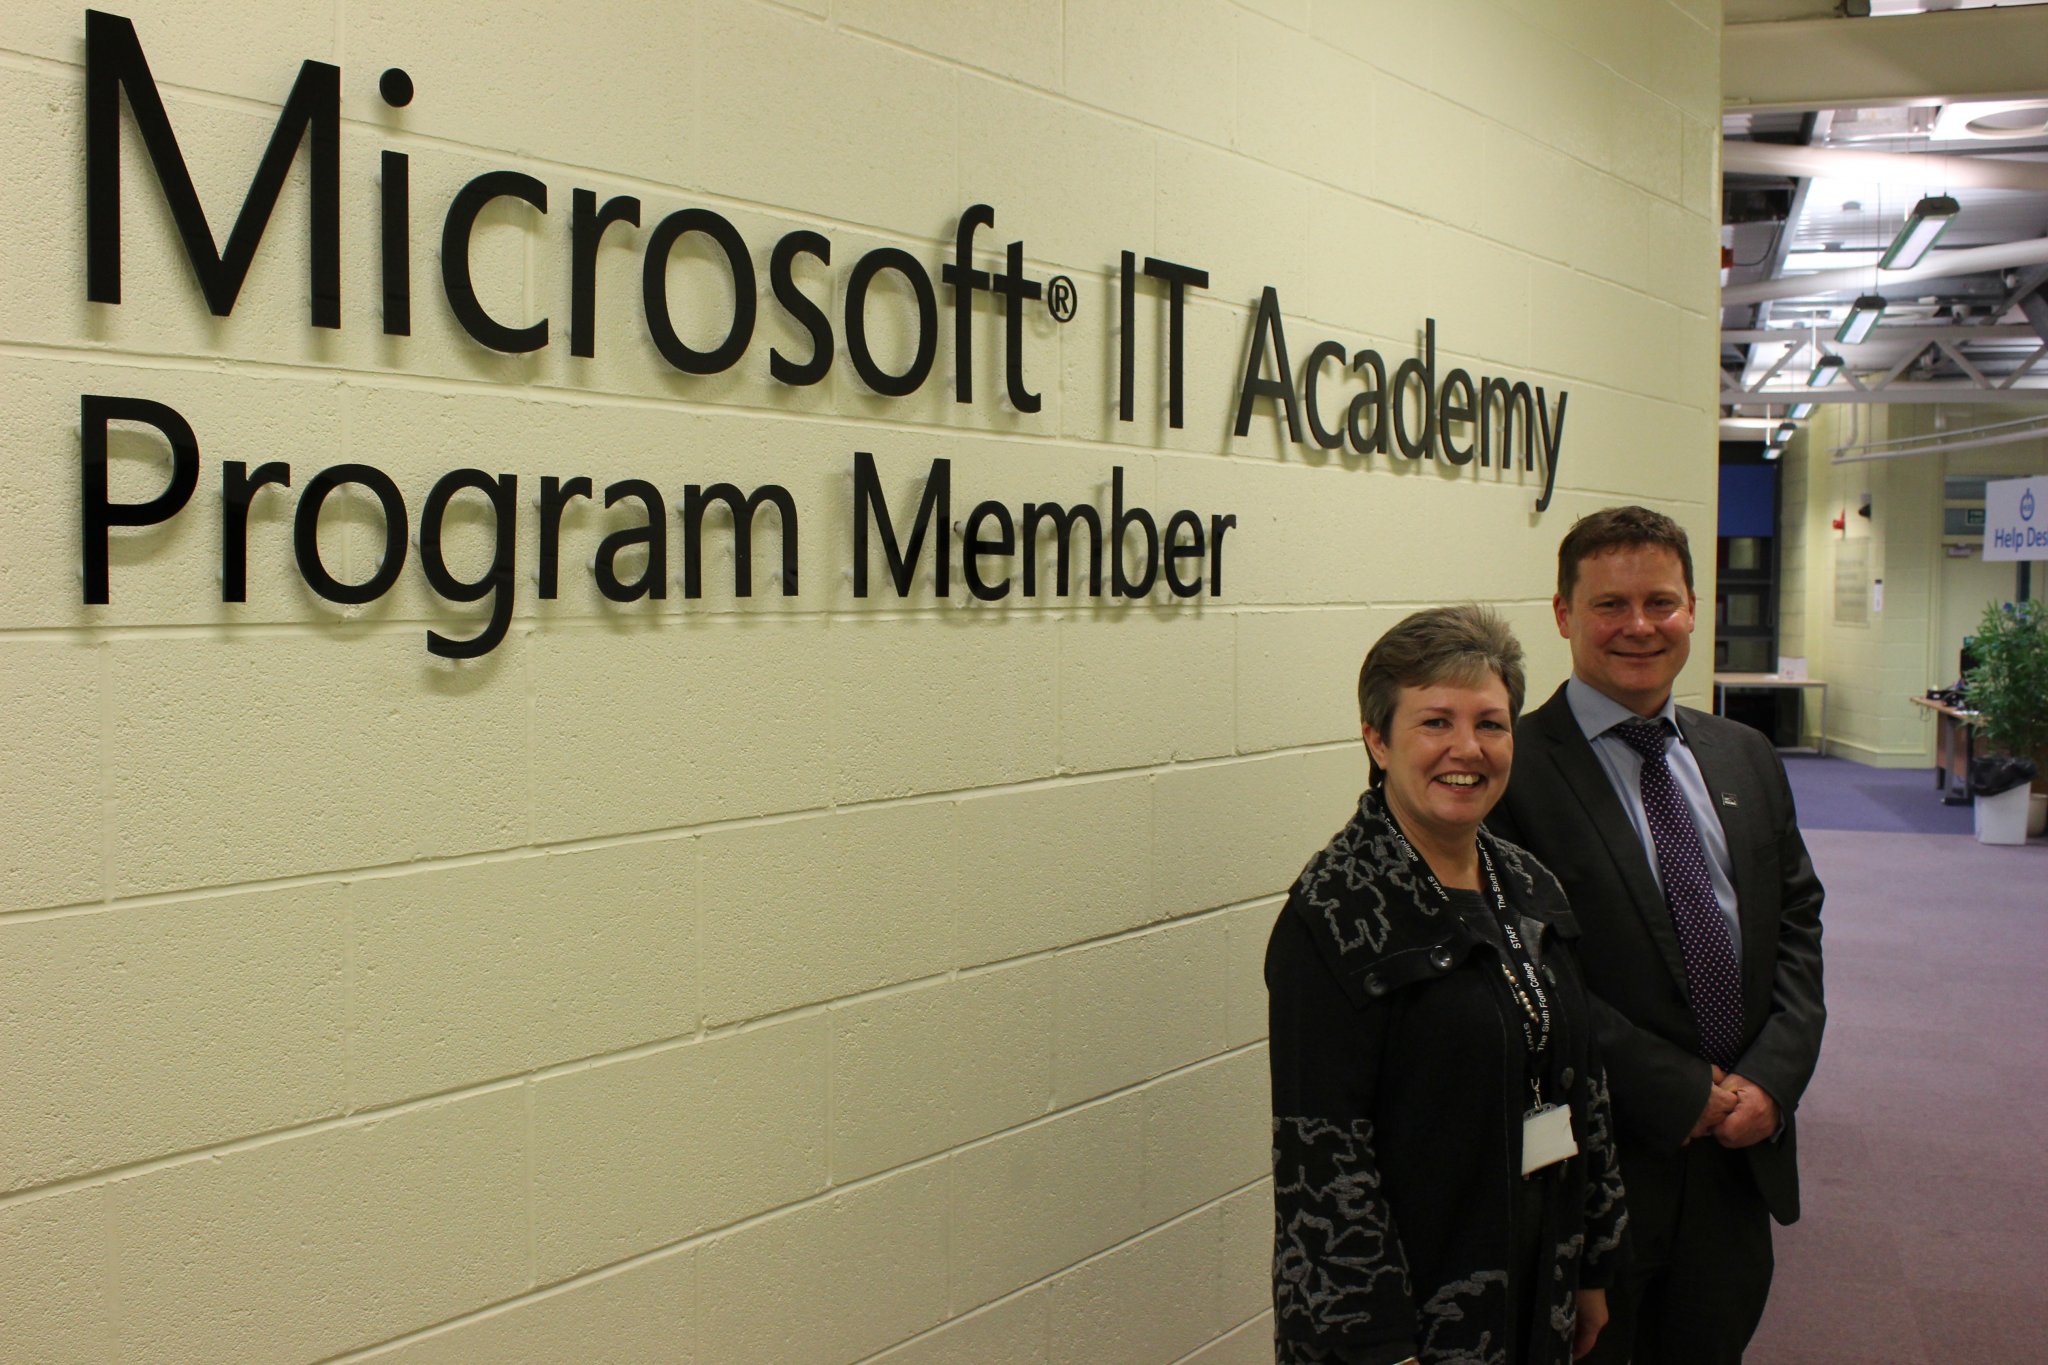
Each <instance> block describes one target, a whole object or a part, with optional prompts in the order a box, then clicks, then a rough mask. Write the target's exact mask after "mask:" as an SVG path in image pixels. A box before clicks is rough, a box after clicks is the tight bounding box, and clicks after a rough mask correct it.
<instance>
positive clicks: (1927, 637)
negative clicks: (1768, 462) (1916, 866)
mask: <svg viewBox="0 0 2048 1365" xmlns="http://www.w3.org/2000/svg"><path fill="white" fill-rule="evenodd" d="M2039 415H2040V409H2039V408H2037V407H2036V408H2029V407H2024V406H2014V407H2011V408H2006V407H2001V406H1996V405H1970V406H1957V405H1951V406H1949V407H1946V408H1944V407H1941V406H1938V405H1932V404H1891V405H1887V404H1869V405H1855V404H1841V405H1823V406H1822V407H1820V408H1819V409H1818V410H1817V411H1816V412H1815V414H1814V418H1813V420H1812V421H1811V422H1809V423H1808V424H1807V426H1806V428H1805V429H1804V430H1802V431H1801V432H1800V434H1799V435H1798V436H1796V437H1795V438H1794V439H1793V441H1792V443H1791V445H1790V446H1789V447H1787V450H1786V455H1785V461H1784V464H1785V471H1784V489H1783V493H1784V511H1783V515H1782V519H1781V525H1782V527H1783V529H1784V533H1785V544H1784V547H1783V554H1782V560H1781V562H1782V563H1783V564H1784V565H1785V566H1786V572H1785V578H1784V583H1783V587H1782V594H1783V595H1782V601H1781V614H1780V618H1779V620H1780V643H1779V653H1780V654H1788V655H1800V654H1804V655H1805V656H1806V660H1807V672H1808V674H1809V675H1810V676H1812V677H1815V678H1820V679H1822V680H1824V681H1825V682H1826V683H1827V684H1828V713H1827V731H1828V732H1827V741H1828V751H1829V752H1830V753H1837V754H1840V755H1842V756H1843V757H1845V758H1852V759H1855V760H1857V761H1858V762H1862V763H1869V764H1873V765H1875V766H1878V767H1892V768H1898V767H1916V766H1919V765H1921V764H1925V763H1932V762H1933V761H1934V751H1935V744H1934V741H1935V735H1934V725H1933V715H1932V713H1931V712H1929V711H1927V710H1926V709H1924V708H1922V707H1917V706H1914V705H1913V704H1912V701H1911V698H1913V697H1917V696H1920V695H1922V694H1924V693H1925V692H1926V690H1927V689H1928V688H1930V687H1947V686H1949V685H1951V684H1953V683H1954V682H1955V681H1956V671H1957V662H1958V658H1959V655H1960V653H1961V648H1962V641H1963V637H1964V636H1965V635H1968V634H1969V633H1970V632H1971V631H1972V630H1973V629H1974V628H1975V626H1976V623H1977V621H1978V620H1979V619H1980V618H1981V617H1982V616H1983V614H1984V608H1985V606H1986V605H1988V604H1991V603H1994V602H2006V601H2010V600H2011V599H2012V598H2013V597H2014V596H2015V594H2016V592H2017V589H2018V582H2019V578H2018V573H2017V566H2016V565H2014V564H2012V563H2009V562H2008V563H1998V562H1986V561H1985V560H1984V559H1983V558H1982V557H1981V554H1982V537H1981V536H1978V537H1974V538H1967V537H1947V536H1944V534H1943V526H1944V520H1943V512H1944V510H1945V506H1946V499H1945V497H1944V487H1945V483H1946V480H1948V479H1949V478H1960V477H1968V476H1979V477H1983V476H1989V477H1992V478H1999V477H2006V478H2017V477H2024V476H2027V475H2034V474H2041V473H2044V472H2048V441H2044V440H2043V439H2041V438H2040V437H2032V438H2030V439H2026V440H2020V441H2005V442H2003V443H2001V444H1997V445H1989V446H1976V447H1968V448H1964V449H1960V450H1953V451H1948V452H1945V453H1933V454H1927V455H1913V456H1905V457H1900V458H1892V459H1857V458H1853V457H1855V456H1857V455H1858V454H1860V453H1862V452H1863V448H1864V447H1865V446H1866V445H1869V444H1871V443H1882V442H1885V441H1898V440H1904V439H1908V438H1921V439H1925V438H1931V437H1935V436H1940V435H1945V436H1947V437H1948V438H1950V439H1953V440H1957V441H1969V440H1975V439H1981V438H1980V437H1979V436H1975V435H1972V434H1970V433H1973V432H1976V431H1977V429H1979V428H1983V429H1986V434H1992V435H1997V434H2000V433H1999V432H1997V430H1996V429H1997V428H1999V427H2001V426H2005V427H2007V428H2008V432H2009V430H2010V424H2012V423H2015V422H2018V421H2022V420H2024V419H2028V418H2038V416H2039ZM1840 455H1847V456H1849V457H1851V458H1847V459H1838V458H1837V457H1838V456H1840ZM1866 504H1867V506H1868V507H1869V510H1870V515H1869V516H1867V517H1866V516H1864V515H1862V512H1861V509H1862V508H1863V507H1864V506H1865V505H1866ZM1959 505H1960V504H1959ZM1838 518H1839V519H1840V520H1841V521H1842V527H1841V529H1840V530H1837V529H1835V526H1834V522H1835V521H1836V519H1838ZM1952 552H1953V553H1952ZM2039 572H2040V571H2039V570H2038V569H2037V570H2036V571H2035V582H2036V585H2037V588H2036V590H2037V591H2038V590H2039V583H2040V576H2039ZM1852 578H1853V579H1854V583H1853V584H1852V583H1851V581H1850V580H1851V579H1852ZM1880 580H1881V581H1882V582H1883V585H1884V587H1883V592H1882V595H1881V597H1882V605H1881V606H1879V607H1877V608H1876V609H1874V610H1873V609H1872V606H1873V603H1874V602H1875V601H1876V600H1877V599H1875V598H1873V596H1872V593H1871V590H1872V588H1873V587H1874V586H1875V585H1876V584H1877V583H1878V582H1879V581H1880ZM1852 588H1853V595H1855V596H1857V597H1860V599H1861V601H1862V604H1863V610H1862V612H1861V613H1860V616H1859V613H1858V612H1856V611H1855V610H1854V609H1853V608H1850V609H1849V610H1846V611H1845V610H1844V606H1845V603H1844V602H1843V601H1842V600H1840V599H1839V598H1838V594H1840V593H1848V592H1851V591H1852ZM1818 719H1819V717H1818V705H1817V703H1816V702H1814V701H1813V700H1812V699H1809V700H1808V701H1807V704H1806V710H1805V731H1806V737H1807V738H1809V739H1810V738H1811V737H1812V735H1813V733H1814V727H1815V724H1816V722H1817V721H1818Z"/></svg>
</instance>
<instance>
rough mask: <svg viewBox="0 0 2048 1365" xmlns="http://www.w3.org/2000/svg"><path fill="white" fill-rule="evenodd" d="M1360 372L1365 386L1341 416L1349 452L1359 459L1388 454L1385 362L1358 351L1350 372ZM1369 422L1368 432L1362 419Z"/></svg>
mask: <svg viewBox="0 0 2048 1365" xmlns="http://www.w3.org/2000/svg"><path fill="white" fill-rule="evenodd" d="M1361 371H1363V372H1364V373H1365V374H1366V375H1367V376H1368V379H1367V382H1366V386H1365V388H1364V389H1362V390H1361V391H1360V392H1359V393H1358V395H1357V397H1355V398H1353V399H1352V400H1351V407H1350V408H1349V409H1348V410H1347V411H1346V412H1345V414H1344V434H1345V436H1346V438H1347V439H1348V440H1349V441H1350V442H1351V448H1352V449H1353V450H1355V451H1357V452H1358V453H1359V454H1361V455H1370V454H1372V453H1373V452H1374V451H1377V452H1379V453H1380V454H1382V455H1384V454H1386V453H1387V362H1386V361H1385V360H1383V359H1381V358H1380V353H1379V352H1378V351H1372V350H1365V351H1360V352H1358V353H1357V354H1356V355H1354V356H1352V357H1351V372H1352V373H1353V374H1358V373H1360V372H1361ZM1367 417H1371V418H1372V427H1371V429H1370V432H1368V430H1367V428H1366V425H1365V419H1366V418H1367Z"/></svg>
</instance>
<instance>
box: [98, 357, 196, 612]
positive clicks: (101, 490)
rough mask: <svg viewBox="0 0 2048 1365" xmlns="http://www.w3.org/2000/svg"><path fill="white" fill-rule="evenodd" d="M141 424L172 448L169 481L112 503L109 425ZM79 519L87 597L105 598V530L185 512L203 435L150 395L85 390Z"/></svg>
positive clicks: (100, 601) (190, 495) (163, 518)
mask: <svg viewBox="0 0 2048 1365" xmlns="http://www.w3.org/2000/svg"><path fill="white" fill-rule="evenodd" d="M110 422H141V423H143V424H144V425H145V426H152V427H155V428H156V429H157V432H158V433H159V434H160V435H162V437H163V438H164V440H165V441H166V442H167V443H169V445H170V447H171V479H170V482H169V483H167V484H165V485H164V491H163V492H161V493H159V494H157V495H156V496H155V497H153V498H151V499H150V500H149V501H148V502H113V501H111V500H110V499H109V497H108V493H107V424H108V423H110ZM78 425H79V437H78V447H79V449H78V520H79V533H80V535H79V539H80V542H81V544H82V545H83V546H84V552H85V564H84V569H85V600H86V601H87V602H90V603H104V602H105V601H106V600H107V528H108V527H111V526H154V525H156V524H157V523H158V522H162V521H169V520H170V519H171V518H172V517H174V516H176V515H177V514H178V512H179V511H181V510H182V509H183V508H184V506H185V504H186V502H187V501H189V500H190V499H191V497H192V490H193V489H194V488H197V487H198V486H199V438H198V437H196V436H194V435H193V434H192V427H191V424H190V423H188V422H187V421H186V420H185V419H184V418H183V417H181V416H179V415H178V413H177V412H176V411H175V410H174V409H172V408H170V407H169V406H167V405H165V404H163V403H158V402H154V401H152V400H150V399H147V398H112V397H107V396H105V395H102V394H97V393H88V394H82V395H80V397H79V400H78Z"/></svg>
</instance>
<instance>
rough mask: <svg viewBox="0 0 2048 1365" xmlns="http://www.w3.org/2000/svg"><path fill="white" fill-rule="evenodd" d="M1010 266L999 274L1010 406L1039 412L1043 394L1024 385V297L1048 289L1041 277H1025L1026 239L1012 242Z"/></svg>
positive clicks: (1025, 410) (1007, 251) (1009, 258)
mask: <svg viewBox="0 0 2048 1365" xmlns="http://www.w3.org/2000/svg"><path fill="white" fill-rule="evenodd" d="M1005 261H1006V264H1007V266H1008V268H1007V269H1006V270H1005V271H1004V272H1003V273H1002V274H1000V275H998V276H996V277H995V286H996V290H997V292H999V293H1000V294H1002V296H1003V301H1004V306H1003V340H1004V346H1003V381H1004V383H1005V384H1006V385H1007V386H1008V388H1009V392H1010V406H1011V407H1013V408H1015V409H1017V411H1019V412H1037V411H1038V408H1039V403H1040V399H1039V396H1038V395H1037V394H1035V393H1033V392H1031V391H1030V390H1029V389H1027V388H1025V387H1024V300H1026V299H1035V298H1037V297H1039V295H1041V294H1043V293H1044V292H1045V288H1044V286H1043V285H1041V284H1039V282H1038V281H1037V280H1027V279H1025V278H1024V243H1022V242H1012V243H1010V245H1009V247H1008V248H1007V250H1006V253H1005Z"/></svg>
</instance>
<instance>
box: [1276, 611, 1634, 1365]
mask: <svg viewBox="0 0 2048 1365" xmlns="http://www.w3.org/2000/svg"><path fill="white" fill-rule="evenodd" d="M1522 686H1523V679H1522V649H1521V646H1520V645H1519V644H1518V643H1517V642H1516V641H1515V638H1514V636H1513V635H1512V634H1511V633H1510V632H1509V631H1508V628H1507V626H1506V625H1505V624H1503V623H1502V621H1501V620H1500V618H1499V617H1498V616H1496V615H1494V614H1493V613H1492V612H1491V611H1488V610H1486V609H1485V608H1482V607H1476V606H1462V607H1440V608H1435V609H1433V610H1430V611H1423V612H1417V613H1416V614H1414V615H1413V616H1410V617H1408V618H1407V619H1406V620H1404V621H1402V622H1401V623H1400V624H1399V625H1397V626H1395V627H1394V628H1393V629H1392V630H1390V631H1388V632H1387V633H1386V635H1385V636H1383V637H1382V638H1381V639H1380V641H1379V642H1378V643H1377V644H1375V645H1374V646H1373V648H1372V650H1371V652H1370V653H1368V654H1367V655H1366V659H1365V666H1364V668H1363V669H1362V670H1361V671H1360V673H1359V678H1358V703H1359V714H1360V722H1361V729H1362V730H1363V733H1364V736H1365V744H1366V750H1367V753H1368V754H1369V756H1370V758H1371V769H1372V776H1371V785H1370V786H1369V787H1368V788H1367V790H1366V792H1365V793H1364V795H1363V796H1361V797H1360V799H1359V805H1358V813H1357V815H1355V816H1354V817H1353V818H1352V820H1351V822H1350V823H1349V824H1347V825H1346V826H1345V827H1344V828H1343V829H1342V830H1340V831H1339V832H1338V834H1337V836H1336V837H1335V838H1334V839H1333V840H1331V842H1330V844H1329V846H1328V847H1327V848H1325V849H1324V850H1323V851H1322V852H1321V853H1319V854H1317V855H1316V856H1315V857H1314V858H1313V859H1311V860H1310V861H1309V864H1308V866H1307V867H1306V868H1305V869H1304V870H1303V871H1302V874H1301V878H1300V880H1299V881H1297V882H1296V884H1295V886H1294V888H1293V891H1292V893H1291V894H1290V895H1289V896H1288V900H1287V906H1286V908H1285V909H1284V910H1283V911H1282V912H1281V915H1280V919H1279V922H1278V923H1277V924H1275V926H1274V928H1273V937H1272V940H1271V942H1270V944H1269V945H1268V948H1267V955H1266V985H1267V990H1268V993H1269V996H1270V1018H1271V1044H1270V1058H1271V1063H1272V1069H1273V1162H1274V1172H1273V1176H1274V1180H1273V1191H1274V1200H1275V1203H1276V1206H1277V1214H1278V1218H1277V1223H1276V1242H1275V1248H1274V1261H1273V1303H1274V1310H1275V1311H1274V1320H1275V1324H1276V1332H1277V1334H1278V1337H1279V1341H1278V1359H1279V1361H1280V1362H1281V1365H1288V1363H1289V1362H1307V1361H1316V1362H1325V1361H1328V1362H1352V1361H1358V1362H1365V1361H1371V1362H1375V1363H1377V1362H1383V1361H1388V1360H1399V1359H1402V1358H1404V1357H1405V1358H1407V1359H1409V1360H1413V1361H1419V1362H1450V1361H1457V1360H1472V1359H1482V1358H1483V1359H1501V1358H1503V1357H1505V1358H1506V1359H1509V1360H1513V1361H1518V1362H1533V1363H1535V1365H1563V1362H1565V1361H1566V1360H1569V1359H1572V1358H1575V1357H1576V1356H1578V1355H1581V1354H1583V1353H1584V1352H1585V1351H1586V1350H1588V1349H1589V1348H1590V1347H1591V1346H1592V1343H1593V1340H1594V1338H1595V1337H1596V1336H1597V1335H1598V1333H1599V1331H1600V1328H1601V1326H1602V1325H1603V1324H1604V1323H1605V1321H1606V1318H1607V1308H1606V1297H1605V1292H1604V1289H1602V1288H1600V1287H1598V1286H1603V1285H1604V1284H1605V1283H1606V1279H1607V1275H1608V1273H1609V1267H1610V1265H1611V1262H1612V1260H1613V1253H1614V1251H1615V1249H1616V1247H1617V1246H1618V1245H1619V1243H1620V1237H1621V1229H1622V1226H1623V1224H1624V1223H1625V1222H1626V1215H1625V1213H1624V1211H1623V1206H1622V1196H1621V1185H1620V1177H1619V1174H1618V1171H1617V1168H1616V1165H1615V1159H1614V1151H1613V1145H1612V1142H1611V1140H1610V1136H1609V1127H1610V1126H1609V1122H1608V1114H1607V1084H1606V1078H1605V1075H1604V1073H1603V1072H1602V1071H1601V1068H1600V1065H1599V1062H1598V1059H1597V1057H1596V1056H1595V1055H1594V1053H1593V1042H1592V1036H1591V1030H1590V1028H1589V1026H1588V1021H1587V1016H1586V1002H1585V996H1584V992H1583V989H1582V987H1581V985H1580V982H1579V976H1578V967H1577V964H1576V962H1575V961H1574V959H1573V957H1572V954H1571V952H1570V951H1569V949H1568V948H1567V944H1568V943H1569V941H1570V940H1571V939H1573V938H1575V937H1576V936H1577V932H1578V931H1577V928H1576V926H1575V924H1574V922H1573V920H1572V917H1571V911H1570V909H1569V907H1568V906H1567V905H1566V904H1565V900H1564V895H1563V892H1562V891H1561V890H1560V889H1559V888H1558V885H1557V881H1556V879H1555V878H1553V877H1552V876H1551V875H1550V873H1549V872H1548V871H1547V870H1545V869H1544V868H1543V866H1542V865H1541V864H1539V863H1538V862H1536V860H1535V859H1533V858H1531V857H1530V856H1529V855H1528V854H1527V853H1525V852H1523V851H1522V850H1521V849H1519V848H1516V847H1515V846H1514V845H1513V844H1509V843H1506V842H1504V841H1502V840H1499V839H1496V838H1494V837H1493V836H1492V835H1491V834H1488V833H1487V832H1485V831H1484V830H1483V829H1482V828H1481V821H1483V820H1484V819H1485V817H1486V815H1487V813H1488V812H1489V811H1491V810H1492V809H1493V806H1494V803H1495V802H1497V801H1498V800H1499V799H1500V798H1501V795H1502V794H1503V793H1504V792H1505V791H1506V789H1507V782H1508V775H1509V772H1510V770H1511V768H1512V766H1513V762H1514V724H1515V720H1516V718H1517V717H1518V715H1519V714H1520V712H1521V708H1522ZM1503 1347H1506V1348H1507V1349H1506V1351H1505V1352H1503V1349H1502V1348H1503Z"/></svg>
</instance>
